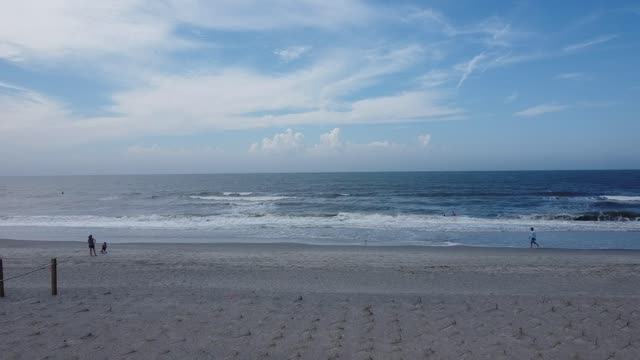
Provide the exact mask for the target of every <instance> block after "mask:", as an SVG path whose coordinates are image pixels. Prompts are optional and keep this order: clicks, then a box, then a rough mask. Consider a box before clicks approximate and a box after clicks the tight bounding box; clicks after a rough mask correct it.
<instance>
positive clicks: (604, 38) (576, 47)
mask: <svg viewBox="0 0 640 360" xmlns="http://www.w3.org/2000/svg"><path fill="white" fill-rule="evenodd" d="M616 37H618V35H602V36H598V37H596V38H593V39H589V40H586V41H583V42H579V43H576V44H571V45H568V46H565V47H564V51H565V52H573V51H577V50H582V49H585V48H588V47H591V46H594V45H598V44H602V43H605V42H607V41H611V40H613V39H615V38H616Z"/></svg>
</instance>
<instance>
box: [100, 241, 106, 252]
mask: <svg viewBox="0 0 640 360" xmlns="http://www.w3.org/2000/svg"><path fill="white" fill-rule="evenodd" d="M106 253H107V242H106V241H105V242H103V243H102V249H101V250H100V254H106Z"/></svg>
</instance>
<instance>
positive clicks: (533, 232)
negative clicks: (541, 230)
mask: <svg viewBox="0 0 640 360" xmlns="http://www.w3.org/2000/svg"><path fill="white" fill-rule="evenodd" d="M529 240H531V242H530V243H529V247H530V248H533V245H534V244H535V245H536V247H540V245H538V243H537V242H536V232H535V230H533V228H531V235H529Z"/></svg>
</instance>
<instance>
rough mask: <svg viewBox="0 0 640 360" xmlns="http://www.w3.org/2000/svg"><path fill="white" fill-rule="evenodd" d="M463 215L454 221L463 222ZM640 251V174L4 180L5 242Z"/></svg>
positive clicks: (0, 207) (0, 209)
mask: <svg viewBox="0 0 640 360" xmlns="http://www.w3.org/2000/svg"><path fill="white" fill-rule="evenodd" d="M454 214H455V215H454ZM530 227H535V229H536V232H537V233H538V242H539V243H540V245H541V246H543V247H554V248H579V249H593V248H615V249H640V171H635V170H634V171H521V172H406V173H400V172H387V173H300V174H219V175H218V174H216V175H137V176H132V175H123V176H55V177H0V238H9V239H29V240H77V241H85V240H86V237H87V236H88V234H93V235H94V236H95V237H96V238H97V240H98V242H102V241H107V242H110V243H118V242H295V243H306V244H320V245H322V244H331V245H363V244H365V242H366V244H367V245H426V246H455V245H468V246H497V247H528V246H529V241H528V235H529V228H530Z"/></svg>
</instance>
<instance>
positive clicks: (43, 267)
mask: <svg viewBox="0 0 640 360" xmlns="http://www.w3.org/2000/svg"><path fill="white" fill-rule="evenodd" d="M49 266H51V264H47V265H45V266H42V267H39V268H37V269H35V270H31V271H29V272H26V273H24V274H20V275H16V276H12V277H10V278H6V279H4V280H0V282H7V280H12V279H15V278H19V277H22V276H25V275H29V274H31V273H34V272H36V271H39V270H42V269H46V268H48V267H49Z"/></svg>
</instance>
